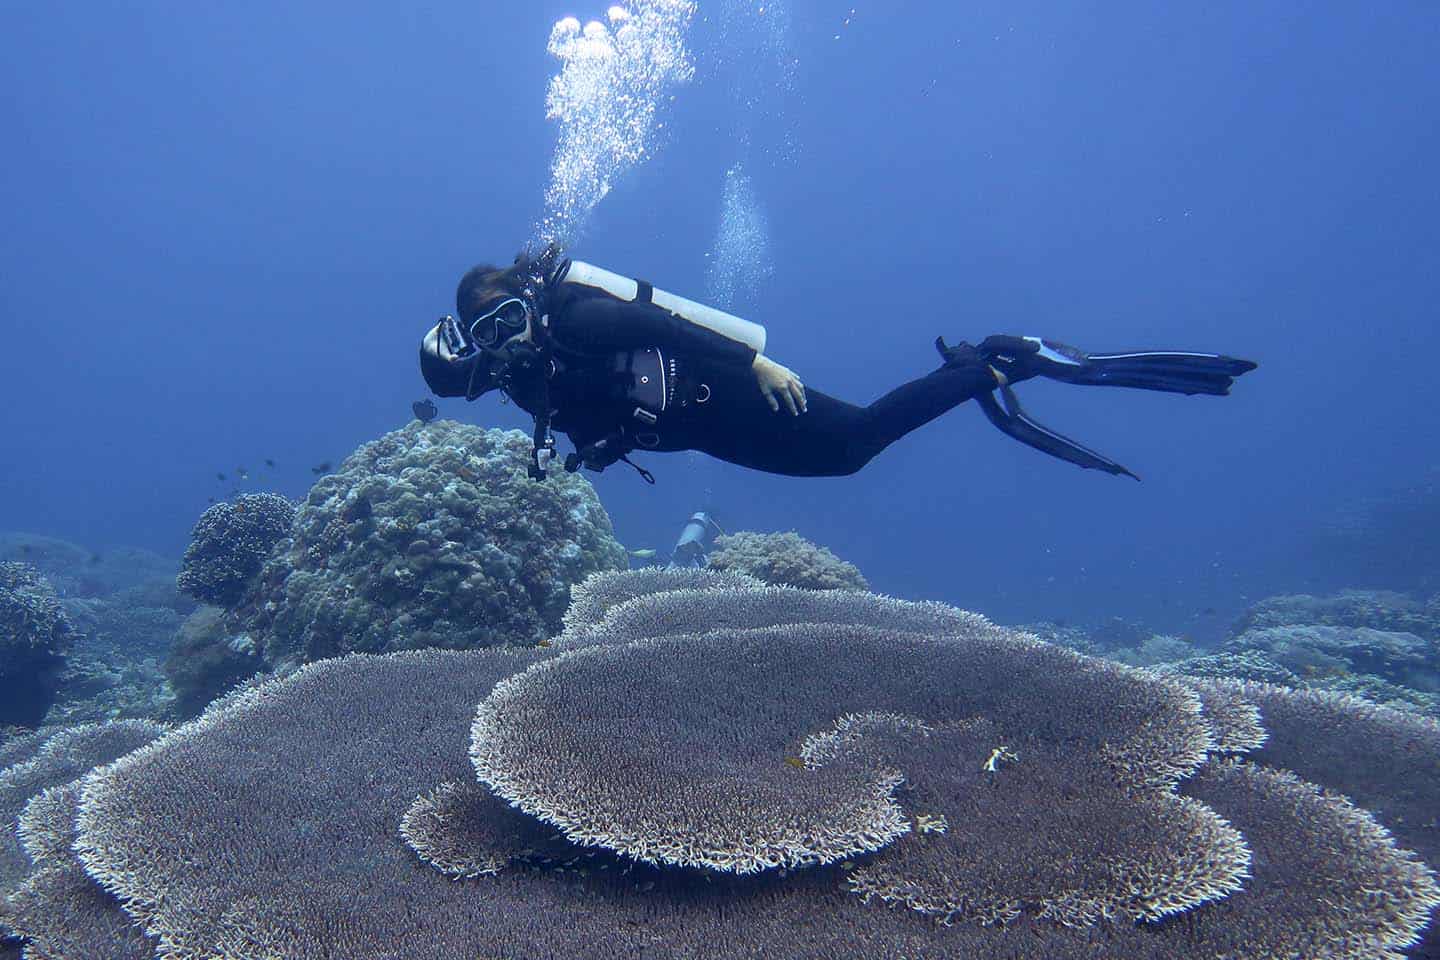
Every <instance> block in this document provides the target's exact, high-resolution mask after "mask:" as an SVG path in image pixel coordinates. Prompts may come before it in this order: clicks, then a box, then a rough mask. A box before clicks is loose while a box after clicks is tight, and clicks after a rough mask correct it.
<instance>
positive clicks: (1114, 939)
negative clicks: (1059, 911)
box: [80, 625, 1433, 960]
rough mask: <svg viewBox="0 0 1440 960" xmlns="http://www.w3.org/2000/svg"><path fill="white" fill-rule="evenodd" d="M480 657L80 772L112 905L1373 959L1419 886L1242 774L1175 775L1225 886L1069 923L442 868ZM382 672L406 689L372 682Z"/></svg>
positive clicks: (307, 692)
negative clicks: (1224, 829)
mask: <svg viewBox="0 0 1440 960" xmlns="http://www.w3.org/2000/svg"><path fill="white" fill-rule="evenodd" d="M677 626H683V625H677ZM611 649H612V648H598V650H597V651H586V652H585V655H595V654H596V653H599V652H603V653H607V654H608V653H609V651H610V650H611ZM580 655H581V654H574V655H572V656H580ZM502 656H507V655H505V654H501V653H499V652H492V651H477V652H471V653H441V652H436V651H429V652H423V653H414V654H400V655H396V656H391V657H385V658H362V657H352V658H347V659H345V660H339V661H331V662H327V663H324V664H317V665H315V666H312V667H308V668H306V669H304V670H302V671H300V672H299V673H298V674H296V675H295V676H292V677H290V678H287V679H286V680H283V681H277V682H273V683H271V684H267V685H264V686H261V687H259V688H256V689H254V690H251V691H247V692H246V693H243V694H239V695H236V696H234V697H232V698H230V699H229V700H228V701H227V702H226V703H225V704H223V705H217V706H216V707H212V709H211V711H210V712H208V713H207V714H206V716H205V717H203V718H202V719H201V720H199V721H196V722H195V723H193V724H191V725H188V726H186V727H184V728H181V729H180V730H179V731H177V732H176V733H175V734H172V735H171V736H170V737H168V738H166V739H165V740H163V741H161V742H159V743H157V744H155V745H153V746H152V747H150V748H147V749H145V750H144V751H142V752H141V753H140V754H137V755H132V756H131V757H128V758H126V759H125V760H123V761H121V762H120V763H117V764H115V765H113V766H112V767H109V768H106V769H104V770H101V771H99V772H97V773H96V774H94V775H92V777H91V778H90V779H89V781H88V782H87V785H86V787H85V798H84V802H83V803H82V812H81V819H82V831H81V843H80V846H81V848H82V850H84V851H85V854H84V855H85V859H86V860H87V862H88V863H90V865H91V869H92V871H93V872H94V873H95V874H96V875H97V876H100V877H102V878H103V879H104V880H105V882H106V883H107V884H109V885H111V886H112V888H115V889H120V890H123V891H124V892H126V893H127V895H133V897H134V898H135V899H134V900H133V902H132V907H131V908H132V909H133V910H135V911H136V913H137V914H139V916H140V917H141V918H142V919H144V920H145V921H146V922H147V923H149V924H150V925H151V926H152V927H153V928H154V929H155V930H156V932H158V933H163V934H164V936H162V938H161V940H160V942H159V944H158V946H159V950H160V953H161V954H162V955H164V956H167V957H173V958H175V960H201V958H211V957H214V956H217V955H220V956H225V957H227V958H229V960H260V958H280V957H284V958H288V960H312V958H313V960H320V958H322V957H323V958H331V957H335V956H353V957H362V956H363V957H377V958H378V957H402V956H403V957H407V958H410V960H460V958H474V957H500V956H503V957H506V958H507V960H542V958H545V960H562V958H577V960H578V958H581V957H591V956H637V955H643V956H645V957H647V958H650V960H681V958H685V960H693V958H694V957H696V956H716V957H727V958H745V960H759V958H762V957H763V958H774V957H800V956H803V957H813V958H817V960H818V958H827V960H835V958H841V957H845V958H864V960H902V958H908V960H940V958H944V957H959V956H966V957H985V958H987V960H1034V958H1035V957H1037V956H1044V957H1046V958H1047V960H1081V958H1084V960H1093V958H1095V957H1097V956H1104V957H1105V958H1106V960H1174V958H1176V957H1192V956H1193V957H1200V956H1227V957H1231V958H1233V960H1266V958H1274V957H1283V956H1298V955H1303V956H1306V957H1307V960H1362V958H1363V960H1382V958H1383V960H1388V958H1391V957H1393V956H1394V954H1393V953H1390V952H1388V948H1385V947H1384V946H1383V945H1382V943H1381V941H1385V940H1387V939H1388V940H1390V941H1396V942H1400V941H1403V940H1404V939H1405V938H1406V937H1407V936H1408V935H1409V933H1410V932H1411V931H1412V930H1413V927H1414V921H1413V918H1414V917H1415V916H1416V914H1417V912H1419V911H1421V910H1423V907H1424V905H1425V904H1426V903H1427V902H1428V900H1427V899H1426V898H1427V897H1433V886H1429V885H1427V884H1428V881H1427V880H1426V878H1425V877H1424V876H1423V872H1421V871H1417V870H1416V869H1415V868H1414V864H1413V861H1408V860H1407V859H1406V858H1405V857H1404V856H1403V855H1402V854H1399V853H1397V852H1396V851H1395V850H1394V849H1393V846H1392V845H1391V844H1390V843H1389V842H1388V841H1387V840H1385V839H1384V838H1383V837H1376V836H1375V835H1373V834H1369V835H1361V836H1360V840H1362V841H1363V842H1354V841H1352V840H1349V839H1340V838H1338V837H1337V832H1344V833H1345V835H1346V837H1347V838H1348V836H1349V834H1350V833H1353V832H1354V831H1353V829H1352V823H1351V821H1349V820H1348V819H1346V818H1345V817H1337V816H1336V815H1334V812H1335V810H1336V809H1337V805H1341V807H1343V804H1341V801H1338V800H1334V799H1333V798H1322V797H1320V796H1319V795H1318V794H1314V793H1313V791H1311V793H1310V794H1309V795H1308V797H1309V799H1307V794H1306V793H1305V792H1304V791H1303V790H1301V791H1299V792H1298V793H1295V794H1294V795H1292V794H1287V793H1284V792H1281V791H1277V790H1275V789H1273V788H1272V786H1271V785H1270V783H1269V781H1268V780H1266V779H1265V778H1264V777H1257V778H1255V779H1240V778H1238V777H1237V778H1232V779H1230V780H1225V781H1223V782H1222V783H1221V786H1220V787H1217V788H1216V789H1214V790H1212V791H1211V792H1210V794H1207V795H1205V796H1203V797H1200V796H1197V797H1196V799H1200V800H1202V801H1203V802H1205V803H1207V804H1209V805H1211V806H1213V807H1214V809H1215V811H1216V812H1217V813H1218V814H1219V815H1220V816H1222V817H1225V818H1226V819H1227V820H1229V821H1231V823H1232V824H1234V826H1235V827H1236V828H1238V829H1239V830H1241V831H1242V832H1243V833H1244V834H1245V835H1246V837H1247V838H1248V840H1249V842H1250V843H1251V844H1252V845H1253V846H1254V847H1255V848H1256V849H1257V850H1264V851H1265V852H1266V854H1267V856H1266V857H1264V858H1259V859H1257V861H1256V863H1255V866H1254V876H1253V877H1252V878H1251V879H1250V880H1249V881H1248V883H1247V886H1246V890H1245V892H1244V893H1243V894H1241V895H1236V896H1232V897H1229V898H1227V899H1224V900H1220V901H1217V902H1212V903H1208V904H1206V905H1203V906H1200V907H1198V908H1195V909H1193V910H1191V911H1190V912H1188V913H1187V914H1186V915H1185V917H1184V918H1183V919H1181V920H1179V921H1172V922H1166V923H1161V924H1143V925H1132V924H1128V923H1111V922H1107V921H1103V920H1102V921H1100V922H1098V923H1096V924H1095V925H1094V926H1091V927H1085V928H1067V927H1064V926H1060V925H1058V924H1056V923H1054V922H1053V921H1049V920H1041V919H1037V918H1035V917H1032V916H1028V915H1022V916H1020V917H1018V918H1017V919H1016V920H1015V921H1014V922H1013V923H1010V924H1007V925H1005V926H997V927H984V926H979V925H975V924H954V925H950V926H945V925H937V924H935V923H933V922H929V921H927V920H926V918H924V917H921V916H920V915H918V914H917V913H915V912H913V911H911V910H908V909H887V908H885V907H883V906H879V905H877V904H873V903H872V904H865V903H863V902H862V901H861V899H860V898H859V897H856V896H854V895H853V894H851V893H849V892H847V891H846V889H845V886H846V885H845V879H846V877H847V875H848V874H847V870H846V869H845V867H844V865H842V866H840V867H833V868H813V869H808V870H803V871H799V872H795V873H791V874H790V875H788V876H782V875H780V874H778V873H777V872H773V871H772V872H769V873H767V874H764V875H761V876H751V877H744V878H733V877H726V876H720V877H713V876H708V877H700V876H696V875H694V874H686V873H676V872H674V871H658V870H653V869H649V868H646V867H643V866H637V865H633V864H632V865H631V866H630V867H629V868H627V869H623V870H622V869H616V867H617V866H618V865H619V864H618V862H611V863H606V862H604V861H602V862H600V863H598V864H596V865H595V866H594V867H593V869H592V868H587V867H584V866H582V867H581V868H579V869H566V868H558V869H542V868H536V867H530V866H526V865H524V864H519V863H517V864H514V865H512V866H511V867H509V868H507V869H504V870H502V871H501V872H500V873H498V874H495V875H491V876H486V877H483V878H481V879H479V880H476V881H470V882H466V883H456V882H454V881H453V880H451V879H449V878H448V877H446V876H444V875H442V874H441V873H440V872H439V871H438V870H427V869H421V868H419V867H418V865H417V864H415V862H414V859H413V858H414V855H413V854H412V853H411V852H410V850H409V849H408V848H407V847H406V846H405V845H404V843H403V842H402V840H401V837H400V836H399V832H398V830H397V829H396V828H397V826H398V824H399V822H400V819H401V817H402V816H403V815H404V813H405V811H406V810H407V809H408V807H409V805H410V804H411V802H412V800H413V797H414V795H415V794H417V793H421V792H424V791H429V790H431V788H432V787H433V786H434V784H436V783H440V782H444V781H446V780H447V779H455V778H456V777H457V774H463V767H464V764H463V760H462V759H460V758H457V757H456V756H454V754H456V753H458V752H459V751H462V750H463V745H464V742H465V728H466V723H467V717H468V715H469V713H470V707H469V704H470V703H472V702H473V701H474V699H475V698H476V697H478V696H481V695H483V693H484V689H485V688H486V687H487V686H488V685H489V683H490V682H491V680H493V679H494V678H495V677H496V676H498V675H500V674H503V673H505V672H508V671H509V670H512V669H519V668H521V667H523V666H525V664H526V663H527V662H533V656H534V655H531V660H530V661H527V660H525V659H524V658H523V655H509V656H516V657H517V659H515V660H512V661H511V662H509V663H507V664H500V663H496V662H494V660H493V659H491V658H498V657H502ZM1075 662H1078V658H1077V661H1066V663H1072V664H1073V663H1075ZM1109 669H1114V668H1109ZM1152 682H1154V681H1152ZM397 688H400V689H404V690H406V691H407V692H408V693H410V694H411V695H410V696H407V697H403V698H399V699H398V700H397V699H395V698H392V697H387V696H386V693H387V692H388V691H392V690H394V689H397ZM820 732H822V733H823V731H820ZM841 739H844V738H841ZM1020 756H1021V759H1020V761H1019V762H1020V763H1021V764H1023V763H1024V762H1025V760H1024V758H1025V753H1024V752H1023V749H1022V750H1021V751H1020ZM791 769H792V770H794V769H795V768H793V767H791ZM1208 769H1209V768H1208V767H1206V768H1202V771H1201V773H1200V775H1199V776H1197V777H1195V778H1193V779H1192V780H1190V781H1186V789H1187V791H1191V790H1192V789H1193V787H1192V785H1197V784H1200V783H1201V782H1202V780H1203V779H1204V778H1206V777H1207V776H1208V774H1207V773H1206V771H1207V770H1208ZM796 772H799V771H798V770H797V771H796ZM1256 772H1257V773H1264V772H1263V771H1256ZM1004 773H1005V768H1004V767H1003V766H1002V768H1001V773H1000V776H1003V775H1004ZM1222 788H1223V789H1222ZM1307 804H1308V805H1307ZM1062 812H1063V807H1061V808H1057V814H1059V813H1062ZM1297 817H1298V818H1299V819H1297ZM959 826H961V825H958V824H955V825H952V826H951V828H950V831H949V832H954V831H955V830H956V829H957V827H959ZM949 832H947V833H946V834H942V835H941V836H948V835H949ZM930 836H932V837H933V836H935V834H934V833H932V834H930ZM1337 839H1340V842H1336V840H1337ZM993 842H994V844H995V851H996V855H997V856H1002V857H1003V856H1005V849H1006V848H1005V846H1004V845H1003V844H1002V843H1001V842H1000V841H999V840H998V839H994V841H993ZM881 856H884V854H883V853H882V854H881ZM1407 864H1408V866H1407ZM606 866H609V867H610V869H605V867H606ZM361 877H363V882H357V878H361ZM1355 878H1358V879H1359V881H1361V882H1360V883H1356V882H1352V881H1353V880H1354V879H1355ZM1322 889H1323V890H1324V891H1325V895H1324V896H1323V897H1316V896H1315V895H1314V892H1315V891H1317V890H1322ZM1337 925H1338V926H1343V927H1344V928H1345V929H1353V930H1360V931H1364V932H1365V934H1366V939H1367V940H1368V941H1369V943H1370V944H1372V945H1373V949H1370V948H1368V947H1367V950H1366V951H1365V952H1356V950H1354V949H1352V947H1353V946H1354V944H1347V943H1338V944H1332V943H1329V942H1319V943H1317V942H1316V940H1315V938H1314V937H1313V935H1312V934H1309V933H1307V931H1308V930H1309V929H1310V928H1311V927H1312V926H1313V928H1314V929H1316V930H1333V929H1335V928H1336V926H1337ZM1300 948H1304V949H1303V950H1302V949H1300Z"/></svg>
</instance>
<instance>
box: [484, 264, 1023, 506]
mask: <svg viewBox="0 0 1440 960" xmlns="http://www.w3.org/2000/svg"><path fill="white" fill-rule="evenodd" d="M547 312H548V314H549V316H550V330H551V334H550V339H551V345H552V350H553V354H554V358H555V361H556V372H555V374H554V376H553V377H552V378H551V379H550V382H549V385H548V387H549V391H550V406H551V408H552V409H553V410H554V411H555V414H554V418H553V421H552V426H553V428H554V429H555V430H557V431H560V432H563V433H565V434H567V435H568V436H569V437H570V439H571V440H572V441H573V442H574V443H575V445H576V446H577V447H584V446H586V445H587V444H590V443H593V442H595V441H596V440H598V439H600V438H603V437H605V436H607V435H610V434H613V433H614V432H615V431H616V430H617V429H624V430H626V431H627V434H626V436H627V440H628V441H629V443H628V444H627V445H629V446H633V447H634V448H635V449H639V450H644V449H653V450H661V451H675V450H698V451H701V452H703V453H707V454H709V455H711V456H713V457H717V458H719V459H721V460H726V461H729V462H730V463H736V464H739V465H741V466H745V467H751V468H754V469H756V470H764V471H766V472H769V473H778V474H788V475H791V476H808V477H821V476H845V475H848V474H852V473H854V472H855V471H857V470H859V469H860V468H861V467H863V466H865V464H866V463H868V462H869V461H870V460H871V459H872V458H873V457H874V456H875V455H876V454H878V453H879V452H880V451H881V450H884V449H885V448H886V447H887V446H889V445H890V444H891V443H894V442H895V441H896V440H898V439H900V438H901V437H903V436H904V435H905V434H907V433H909V432H910V431H911V430H914V429H915V428H917V427H920V426H922V425H924V424H926V423H929V422H930V421H931V420H933V419H935V418H936V417H938V416H940V415H941V414H943V413H945V412H946V411H947V410H950V409H952V408H953V407H955V406H956V405H957V404H960V403H963V402H964V401H966V400H969V399H971V398H972V397H975V396H977V395H978V394H981V393H986V392H988V391H991V390H994V389H995V387H996V381H995V377H994V375H993V374H992V373H991V371H990V369H989V367H988V366H986V365H985V364H984V363H978V362H977V363H954V364H947V365H945V366H942V367H941V368H940V369H938V370H936V371H934V372H933V373H930V374H928V375H926V376H923V377H921V378H919V379H918V380H913V381H911V382H909V383H906V384H904V385H902V386H900V387H897V388H896V389H894V390H892V391H890V392H889V393H887V394H885V395H884V396H883V397H881V398H880V399H878V400H876V401H875V402H874V403H871V404H870V405H869V406H867V407H859V406H855V405H854V404H850V403H846V402H845V401H843V400H839V399H836V398H835V397H832V396H829V395H828V394H825V393H822V392H821V391H819V390H814V389H810V388H808V387H807V388H806V399H807V403H808V408H809V409H808V411H807V412H805V413H802V414H800V415H799V416H794V415H792V414H790V412H789V411H788V410H786V409H785V408H783V407H782V408H781V410H780V412H779V413H776V412H774V411H772V410H771V409H770V406H769V403H768V401H767V400H766V399H765V396H764V395H763V394H762V393H761V392H760V389H759V386H758V385H757V383H756V380H755V374H754V372H753V370H752V369H751V364H752V363H753V362H754V360H755V351H754V350H752V349H751V348H749V347H747V346H745V345H743V344H741V343H737V342H736V341H734V340H730V339H728V338H727V337H724V336H721V335H720V334H717V333H714V332H713V331H711V330H708V329H706V328H704V327H700V326H697V325H695V324H692V323H690V322H688V321H686V320H682V319H680V318H679V317H676V316H675V315H673V314H671V313H670V312H669V311H667V310H664V309H662V308H660V307H657V306H655V305H653V304H649V303H631V302H628V301H624V300H620V299H618V298H616V297H613V296H611V295H609V294H607V293H605V292H603V291H600V290H596V289H594V288H591V287H583V286H578V285H564V286H561V287H560V288H559V289H557V290H555V291H554V292H553V293H551V294H550V295H549V301H548V303H547ZM646 348H656V349H658V350H659V351H660V352H661V354H662V356H663V357H664V358H665V361H666V363H667V364H669V363H671V362H672V361H673V363H674V367H675V376H674V377H673V378H672V379H673V382H672V383H671V386H672V388H673V391H672V392H673V398H672V401H671V402H670V404H669V406H668V407H667V409H666V410H665V412H664V413H663V414H661V416H660V419H659V422H658V423H656V424H654V426H653V429H644V428H641V427H640V426H639V425H637V424H636V423H634V422H633V420H632V417H631V414H632V413H633V410H634V404H633V403H632V402H630V401H629V400H627V399H626V398H625V396H624V395H623V390H622V389H617V379H616V375H615V373H614V372H613V371H614V363H615V356H616V354H617V353H623V352H625V351H632V350H644V349H646ZM512 393H513V394H514V396H515V400H516V402H517V404H519V406H521V407H522V408H523V409H525V410H527V411H528V412H530V413H531V414H534V413H536V411H537V409H538V408H539V407H540V406H541V404H540V403H539V402H537V399H536V395H534V394H532V393H531V392H530V391H528V390H517V391H512ZM637 438H638V440H637Z"/></svg>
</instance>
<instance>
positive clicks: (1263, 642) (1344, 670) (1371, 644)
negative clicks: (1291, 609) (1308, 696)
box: [1221, 623, 1440, 688]
mask: <svg viewBox="0 0 1440 960" xmlns="http://www.w3.org/2000/svg"><path fill="white" fill-rule="evenodd" d="M1221 651H1222V652H1225V653H1242V654H1243V653H1247V652H1252V651H1253V652H1256V653H1259V654H1261V655H1263V656H1264V657H1265V658H1266V659H1268V660H1270V661H1272V662H1274V663H1278V664H1279V665H1280V666H1282V667H1284V668H1285V669H1287V670H1289V671H1291V672H1292V673H1294V674H1296V675H1298V676H1300V677H1301V678H1302V679H1307V680H1308V679H1314V678H1324V677H1328V676H1337V675H1342V674H1368V675H1371V676H1376V677H1380V678H1382V679H1384V680H1388V681H1390V682H1391V683H1396V684H1399V685H1401V686H1418V685H1421V684H1427V685H1429V686H1431V687H1432V688H1433V687H1436V686H1437V679H1436V677H1437V669H1440V647H1437V646H1436V645H1435V644H1433V643H1431V642H1429V641H1426V640H1423V639H1421V638H1420V637H1418V636H1416V635H1415V634H1413V633H1405V632H1401V631H1396V630H1374V629H1371V628H1369V627H1337V626H1330V625H1326V624H1316V623H1309V624H1294V625H1288V626H1280V627H1257V628H1255V629H1252V630H1247V631H1246V632H1244V633H1242V634H1240V635H1239V636H1237V637H1232V638H1231V639H1229V640H1227V641H1225V643H1224V645H1223V646H1222V647H1221Z"/></svg>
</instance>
